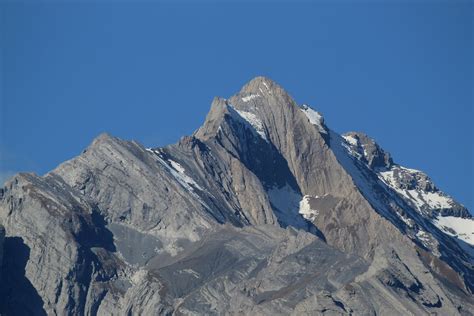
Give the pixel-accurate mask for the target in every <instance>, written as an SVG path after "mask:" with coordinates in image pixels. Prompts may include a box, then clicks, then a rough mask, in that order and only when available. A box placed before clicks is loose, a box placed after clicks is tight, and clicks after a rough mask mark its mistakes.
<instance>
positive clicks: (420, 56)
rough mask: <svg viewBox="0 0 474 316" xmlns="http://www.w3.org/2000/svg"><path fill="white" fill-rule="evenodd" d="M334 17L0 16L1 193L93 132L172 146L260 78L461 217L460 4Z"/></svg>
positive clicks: (469, 94) (469, 133)
mask: <svg viewBox="0 0 474 316" xmlns="http://www.w3.org/2000/svg"><path fill="white" fill-rule="evenodd" d="M40 2H41V1H40ZM337 3H338V4H329V1H328V2H326V4H324V3H323V2H319V4H310V3H299V4H289V3H287V4H285V3H281V2H280V3H279V4H274V3H273V4H271V3H269V2H268V1H267V2H265V1H262V2H259V3H253V4H252V3H250V2H247V3H240V4H239V3H233V4H229V3H228V4H225V5H217V4H216V3H210V2H208V3H207V4H203V3H201V4H199V5H193V4H189V3H181V4H171V3H170V2H169V3H167V4H166V3H165V4H163V3H161V4H159V3H153V2H152V1H147V2H141V3H139V4H137V3H133V2H131V1H130V2H127V1H121V2H113V1H102V3H101V4H97V3H94V2H93V1H77V2H75V4H61V3H60V2H59V1H56V2H43V3H42V4H33V3H32V2H28V1H26V2H25V1H23V2H21V3H20V2H15V1H5V0H4V1H2V2H1V4H0V8H1V12H0V13H1V24H0V32H1V38H0V45H1V62H2V63H1V75H2V78H1V80H2V82H1V91H0V92H1V95H0V97H1V98H0V101H1V103H0V110H1V111H0V124H1V125H0V130H1V134H0V140H1V142H0V155H1V156H0V174H1V176H0V177H1V178H4V177H5V176H7V175H9V174H11V173H12V172H17V171H34V172H37V173H39V174H43V173H45V172H47V171H48V170H51V169H53V168H54V167H55V166H56V165H58V164H59V163H60V162H62V161H64V160H66V159H69V158H72V157H73V156H75V155H77V154H79V153H80V152H81V151H82V149H84V148H85V147H86V146H87V145H88V144H89V143H90V142H91V141H92V139H93V138H94V137H95V136H97V135H98V134H99V133H101V132H103V131H107V132H109V133H111V134H113V135H116V136H119V137H121V138H125V139H136V140H138V141H140V142H142V143H144V144H145V145H147V146H157V145H165V144H169V143H173V142H175V141H177V140H178V139H179V137H180V136H182V135H189V134H191V133H192V132H193V131H194V130H195V129H196V128H198V127H199V126H200V124H201V123H202V122H203V120H204V118H205V115H206V113H207V111H208V109H209V106H210V102H211V100H212V98H213V97H214V96H216V95H218V96H223V97H228V96H230V95H232V94H233V93H235V92H236V91H238V90H239V89H240V87H241V86H242V85H243V84H244V83H245V82H246V81H248V80H250V79H251V78H252V77H254V76H257V75H265V76H268V77H270V78H272V79H274V80H275V81H277V82H278V83H280V84H281V85H282V86H283V87H285V88H286V89H287V90H288V91H289V92H290V94H292V95H293V96H294V97H295V99H296V101H297V102H298V103H303V102H304V103H309V104H310V105H312V106H313V107H315V108H316V109H318V110H319V111H321V112H322V113H323V114H324V116H325V119H326V122H327V123H328V125H329V126H330V127H331V128H332V129H334V130H336V131H338V132H345V131H350V130H357V131H364V132H366V133H368V134H369V135H370V136H372V137H374V138H375V139H376V140H377V141H378V142H379V143H380V144H381V145H382V146H383V147H384V148H385V149H386V150H388V151H390V152H391V153H392V155H393V156H394V158H395V160H396V161H397V162H399V163H401V164H403V165H406V166H408V167H412V168H417V169H421V170H424V171H426V172H427V173H428V174H429V175H430V176H431V177H432V178H433V179H434V181H435V182H436V183H437V184H438V186H439V187H441V188H442V189H443V190H445V191H446V192H448V193H450V194H452V195H453V196H454V197H455V198H457V199H458V200H459V201H460V202H462V203H464V204H465V205H466V206H468V207H469V208H470V209H471V211H472V209H473V195H474V192H473V161H474V160H473V136H474V135H473V134H474V133H473V119H474V116H473V86H474V82H473V72H474V70H473V67H474V66H473V56H474V52H473V12H474V10H473V4H472V3H473V2H470V1H465V2H460V1H436V2H434V3H433V2H428V1H417V4H408V2H407V1H400V2H396V1H385V2H383V3H385V4H377V1H369V2H357V3H354V2H352V3H351V2H350V1H345V2H337Z"/></svg>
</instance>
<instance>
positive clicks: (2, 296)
mask: <svg viewBox="0 0 474 316" xmlns="http://www.w3.org/2000/svg"><path fill="white" fill-rule="evenodd" d="M29 258H30V248H29V247H28V246H27V245H26V244H25V243H24V242H23V239H22V238H20V237H7V238H5V243H4V257H3V264H2V269H1V283H0V314H1V315H8V316H16V315H18V316H23V315H35V316H36V315H46V312H45V311H44V309H43V300H42V299H41V297H40V296H39V294H38V292H37V291H36V289H35V288H34V287H33V285H32V284H31V282H30V280H28V278H27V277H26V275H25V267H26V263H27V262H28V260H29Z"/></svg>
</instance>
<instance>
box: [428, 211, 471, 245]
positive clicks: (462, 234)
mask: <svg viewBox="0 0 474 316" xmlns="http://www.w3.org/2000/svg"><path fill="white" fill-rule="evenodd" d="M433 223H434V224H435V225H436V226H437V227H438V228H439V229H441V230H442V231H443V232H445V233H446V234H448V235H450V236H454V237H457V238H458V239H460V240H462V241H464V242H466V243H468V244H470V245H471V246H474V219H472V218H462V217H455V216H438V218H436V220H434V222H433Z"/></svg>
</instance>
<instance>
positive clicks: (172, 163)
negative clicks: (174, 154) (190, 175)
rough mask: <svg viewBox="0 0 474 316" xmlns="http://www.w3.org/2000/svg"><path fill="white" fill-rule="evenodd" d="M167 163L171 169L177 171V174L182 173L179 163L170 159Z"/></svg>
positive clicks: (182, 169)
mask: <svg viewBox="0 0 474 316" xmlns="http://www.w3.org/2000/svg"><path fill="white" fill-rule="evenodd" d="M169 162H170V163H171V167H173V168H174V170H176V171H178V172H179V173H184V168H183V166H181V165H180V164H179V163H177V162H176V161H174V160H171V159H170V160H169Z"/></svg>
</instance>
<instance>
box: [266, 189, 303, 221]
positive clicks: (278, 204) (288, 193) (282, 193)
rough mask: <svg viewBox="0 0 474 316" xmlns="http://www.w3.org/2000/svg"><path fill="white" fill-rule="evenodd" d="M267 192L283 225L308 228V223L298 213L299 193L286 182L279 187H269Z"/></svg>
mask: <svg viewBox="0 0 474 316" xmlns="http://www.w3.org/2000/svg"><path fill="white" fill-rule="evenodd" d="M267 194H268V199H269V200H270V203H271V205H272V206H273V208H274V209H275V213H276V214H275V215H276V216H277V218H278V221H279V222H280V223H282V224H283V226H293V227H295V228H302V229H306V228H308V224H307V223H306V221H305V220H304V219H303V217H302V216H301V214H299V203H300V201H301V194H299V193H298V192H296V191H295V190H293V188H291V187H290V186H289V185H288V184H285V186H283V187H281V188H278V187H274V188H271V189H270V190H268V191H267Z"/></svg>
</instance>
